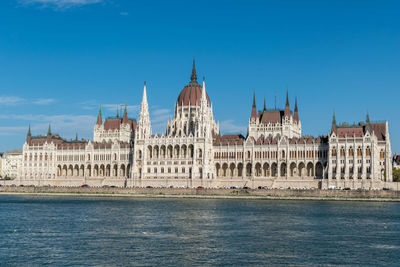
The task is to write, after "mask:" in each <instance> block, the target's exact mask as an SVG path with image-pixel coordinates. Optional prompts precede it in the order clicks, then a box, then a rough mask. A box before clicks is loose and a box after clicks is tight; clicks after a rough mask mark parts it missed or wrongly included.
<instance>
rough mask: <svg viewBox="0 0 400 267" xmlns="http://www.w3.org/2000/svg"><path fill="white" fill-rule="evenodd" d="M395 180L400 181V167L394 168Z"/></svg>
mask: <svg viewBox="0 0 400 267" xmlns="http://www.w3.org/2000/svg"><path fill="white" fill-rule="evenodd" d="M393 182H400V169H397V168H393Z"/></svg>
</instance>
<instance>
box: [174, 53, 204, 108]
mask: <svg viewBox="0 0 400 267" xmlns="http://www.w3.org/2000/svg"><path fill="white" fill-rule="evenodd" d="M190 80H191V81H190V83H189V84H188V85H186V86H185V87H184V88H183V90H182V91H181V93H180V94H179V96H178V100H177V104H178V106H189V102H190V105H191V106H200V100H201V91H202V89H203V88H202V86H201V85H200V84H199V83H198V82H197V75H196V68H195V64H194V59H193V69H192V75H191V76H190ZM206 96H207V102H208V105H210V98H209V97H208V94H207V92H206Z"/></svg>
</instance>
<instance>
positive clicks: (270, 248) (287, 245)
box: [0, 195, 400, 266]
mask: <svg viewBox="0 0 400 267" xmlns="http://www.w3.org/2000/svg"><path fill="white" fill-rule="evenodd" d="M0 261H1V265H15V266H25V265H45V264H48V265H57V266H60V265H75V266H82V265H89V266H95V265H96V266H98V265H114V266H115V265H118V266H122V265H125V266H126V265H147V266H154V265H173V266H177V265H178V266H182V265H185V266H193V265H226V266H231V265H287V264H290V265H327V264H331V265H344V264H351V265H363V266H366V265H371V266H376V265H400V203H377V202H373V203H372V202H328V201H327V202H323V201H269V200H218V199H128V198H85V197H45V196H40V197H35V196H5V195H0Z"/></svg>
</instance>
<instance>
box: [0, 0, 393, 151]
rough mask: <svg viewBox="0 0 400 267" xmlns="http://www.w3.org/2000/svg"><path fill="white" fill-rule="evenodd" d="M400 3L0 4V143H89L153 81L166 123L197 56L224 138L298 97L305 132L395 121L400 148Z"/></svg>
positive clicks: (153, 105)
mask: <svg viewBox="0 0 400 267" xmlns="http://www.w3.org/2000/svg"><path fill="white" fill-rule="evenodd" d="M399 12H400V4H399V2H398V1H256V0H247V1H235V0H231V1H201V2H200V1H133V0H125V1H123V0H3V1H1V2H0V108H1V112H0V151H6V150H10V149H14V148H20V147H21V146H22V144H23V143H24V140H25V136H26V132H27V128H28V125H29V124H30V125H31V127H32V133H33V134H34V135H36V134H45V133H46V132H47V127H48V124H49V123H51V125H52V128H53V132H57V133H59V134H61V135H62V136H64V137H66V138H74V137H75V133H76V132H78V135H79V137H83V138H92V134H93V125H94V124H95V121H96V115H97V110H98V105H99V104H100V103H101V104H102V105H103V117H106V116H114V115H115V113H116V106H117V105H118V104H119V103H121V102H125V101H126V102H127V103H128V105H129V115H130V117H137V116H138V105H139V104H140V101H141V95H142V88H143V81H144V80H146V81H147V85H148V87H147V88H148V100H149V105H150V116H151V120H152V123H153V129H154V130H153V131H154V132H159V133H162V132H164V131H165V126H166V122H167V120H168V119H170V118H171V117H172V111H173V107H174V103H175V101H176V98H177V96H178V94H179V92H180V91H181V90H182V88H183V87H184V85H185V84H186V83H187V82H188V81H189V78H190V73H191V65H192V58H193V56H195V57H196V68H197V71H198V73H197V74H198V77H203V76H205V78H206V86H207V91H208V93H209V95H210V98H211V101H212V102H213V106H214V117H215V119H216V120H218V121H220V124H221V130H222V132H223V133H239V132H241V133H243V134H245V133H246V127H247V123H248V118H249V116H250V112H251V101H252V92H253V90H255V92H256V97H257V104H258V107H259V108H261V107H262V103H263V99H264V97H266V101H267V106H268V107H270V108H272V107H274V95H275V94H276V96H277V106H278V107H283V105H284V103H285V93H286V88H288V89H289V97H290V102H291V107H292V108H293V107H294V97H295V96H297V97H298V102H299V113H300V119H301V121H302V126H303V134H309V135H314V136H316V135H326V134H328V133H329V131H330V126H331V119H332V112H333V110H335V112H336V118H337V120H338V121H340V122H343V121H346V122H350V123H352V122H359V121H363V120H365V115H366V110H367V109H368V110H369V113H370V117H371V120H389V129H390V134H391V141H392V151H394V152H395V151H397V152H400V140H399V137H400V118H399V115H398V114H399V108H398V103H399V100H400V93H399V80H400V75H399V70H400V68H399V64H400V63H399V62H400V51H399V47H400V17H399V16H398V14H399Z"/></svg>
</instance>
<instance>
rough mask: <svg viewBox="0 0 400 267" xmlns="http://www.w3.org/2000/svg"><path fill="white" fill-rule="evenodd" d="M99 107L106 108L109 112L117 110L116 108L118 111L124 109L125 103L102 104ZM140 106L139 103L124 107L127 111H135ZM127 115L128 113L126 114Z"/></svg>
mask: <svg viewBox="0 0 400 267" xmlns="http://www.w3.org/2000/svg"><path fill="white" fill-rule="evenodd" d="M101 108H102V109H103V108H104V109H106V110H108V111H111V112H117V109H118V110H119V111H121V109H122V111H123V110H124V108H125V105H121V104H102V105H101ZM139 108H140V106H139V105H131V106H126V109H127V111H128V113H137V112H138V111H139ZM128 115H129V114H128Z"/></svg>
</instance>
